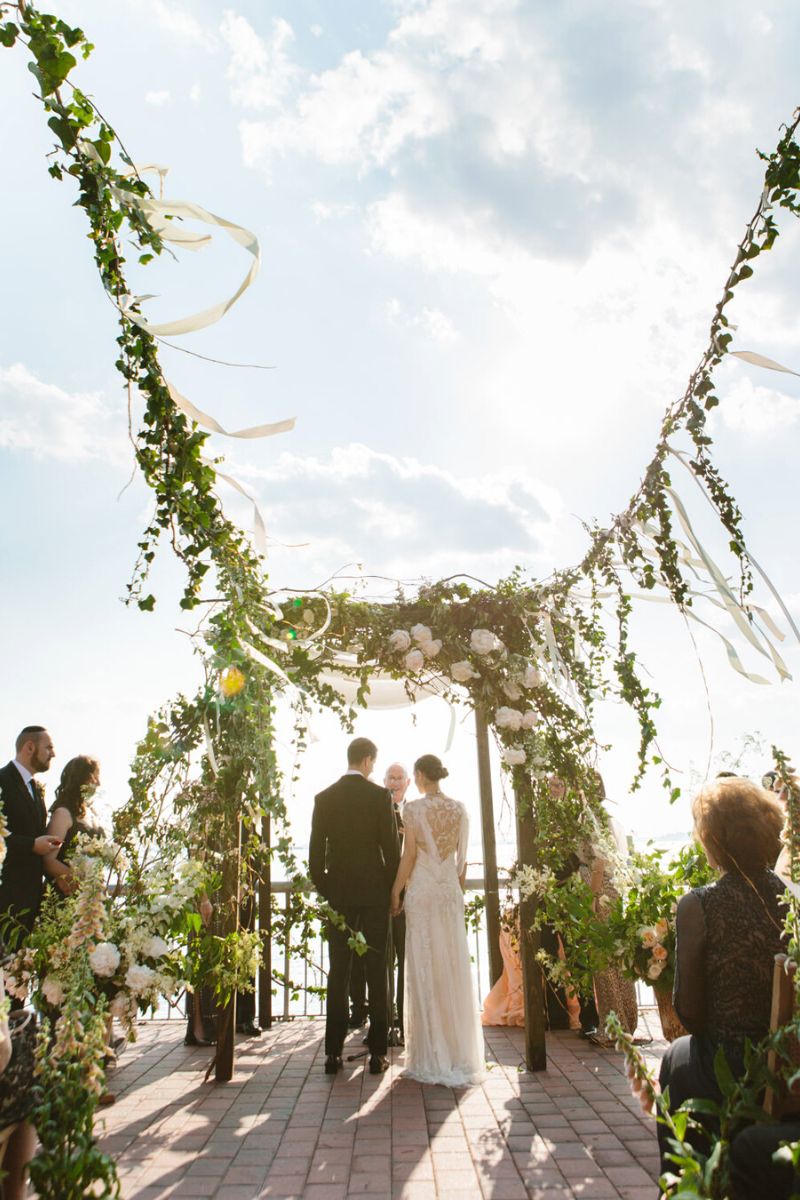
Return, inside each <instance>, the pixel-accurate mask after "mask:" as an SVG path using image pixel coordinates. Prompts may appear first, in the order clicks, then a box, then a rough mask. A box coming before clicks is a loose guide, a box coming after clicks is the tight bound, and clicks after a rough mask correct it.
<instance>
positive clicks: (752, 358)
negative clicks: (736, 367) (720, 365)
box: [728, 350, 800, 376]
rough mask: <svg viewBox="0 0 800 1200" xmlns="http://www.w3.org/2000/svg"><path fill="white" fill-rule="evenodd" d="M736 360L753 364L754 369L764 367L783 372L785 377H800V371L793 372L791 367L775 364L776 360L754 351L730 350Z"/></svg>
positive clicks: (768, 369)
mask: <svg viewBox="0 0 800 1200" xmlns="http://www.w3.org/2000/svg"><path fill="white" fill-rule="evenodd" d="M728 353H729V354H731V355H732V356H733V357H734V358H741V359H742V360H743V361H744V362H748V363H752V364H753V366H754V367H764V368H765V369H766V370H767V371H782V372H783V374H784V375H797V376H800V371H793V370H792V368H791V367H784V366H782V365H781V364H780V363H779V362H775V359H774V358H767V357H766V355H764V354H756V352H755V351H754V350H729V351H728Z"/></svg>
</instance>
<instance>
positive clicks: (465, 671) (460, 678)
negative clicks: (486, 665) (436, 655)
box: [450, 659, 478, 683]
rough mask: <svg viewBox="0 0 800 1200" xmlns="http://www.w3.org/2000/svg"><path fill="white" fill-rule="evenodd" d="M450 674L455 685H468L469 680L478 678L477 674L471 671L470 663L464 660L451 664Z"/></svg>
mask: <svg viewBox="0 0 800 1200" xmlns="http://www.w3.org/2000/svg"><path fill="white" fill-rule="evenodd" d="M450 674H451V676H452V677H453V679H455V681H456V683H469V681H470V679H477V678H478V672H477V671H475V670H473V667H472V663H469V662H467V660H466V659H463V660H462V661H461V662H457V663H453V665H452V667H451V668H450Z"/></svg>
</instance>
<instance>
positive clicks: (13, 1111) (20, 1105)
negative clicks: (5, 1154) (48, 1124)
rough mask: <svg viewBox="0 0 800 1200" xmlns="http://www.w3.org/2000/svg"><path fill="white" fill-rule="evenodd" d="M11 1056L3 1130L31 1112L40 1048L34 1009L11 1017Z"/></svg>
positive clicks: (0, 1082)
mask: <svg viewBox="0 0 800 1200" xmlns="http://www.w3.org/2000/svg"><path fill="white" fill-rule="evenodd" d="M8 1027H9V1032H10V1034H11V1059H10V1061H9V1064H8V1066H7V1067H6V1069H5V1071H3V1073H2V1075H0V1130H2V1129H5V1128H7V1127H8V1126H9V1125H15V1124H16V1123H17V1121H24V1120H26V1118H27V1117H28V1116H30V1111H31V1107H32V1105H33V1072H34V1065H35V1050H36V1014H35V1013H33V1012H31V1011H30V1009H27V1010H26V1009H21V1010H20V1011H18V1012H12V1013H10V1014H9V1017H8Z"/></svg>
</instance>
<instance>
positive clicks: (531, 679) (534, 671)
mask: <svg viewBox="0 0 800 1200" xmlns="http://www.w3.org/2000/svg"><path fill="white" fill-rule="evenodd" d="M522 686H523V687H526V688H537V687H541V686H542V672H541V671H540V670H539V669H538V667H535V666H534V665H533V663H528V665H527V667H526V668H525V671H524V674H523V676H522Z"/></svg>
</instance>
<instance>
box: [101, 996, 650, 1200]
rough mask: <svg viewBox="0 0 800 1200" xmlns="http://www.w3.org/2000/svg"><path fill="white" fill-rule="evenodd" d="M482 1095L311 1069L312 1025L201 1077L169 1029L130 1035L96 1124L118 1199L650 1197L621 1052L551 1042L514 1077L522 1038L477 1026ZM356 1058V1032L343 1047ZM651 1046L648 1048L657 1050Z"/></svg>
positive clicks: (394, 1077) (569, 1037) (396, 1067)
mask: <svg viewBox="0 0 800 1200" xmlns="http://www.w3.org/2000/svg"><path fill="white" fill-rule="evenodd" d="M485 1032H486V1044H487V1060H488V1061H489V1062H490V1063H491V1064H492V1065H491V1070H490V1071H489V1072H488V1074H487V1077H486V1081H485V1083H483V1084H482V1086H480V1087H474V1088H466V1089H458V1090H453V1089H451V1088H445V1087H431V1086H428V1085H423V1084H419V1083H416V1082H414V1081H413V1080H410V1079H404V1078H402V1074H401V1072H402V1052H401V1051H400V1050H392V1051H391V1052H390V1053H391V1056H392V1066H391V1069H390V1070H389V1071H387V1072H386V1074H385V1075H383V1076H372V1075H370V1074H368V1073H367V1072H366V1070H365V1066H366V1059H359V1060H358V1061H356V1062H352V1063H345V1069H344V1070H343V1071H342V1072H340V1073H339V1074H338V1075H337V1076H334V1077H333V1078H331V1077H328V1076H326V1075H325V1074H324V1073H323V1070H322V1066H323V1061H324V1055H323V1047H322V1034H323V1026H322V1022H321V1021H311V1020H298V1021H293V1022H288V1023H286V1024H282V1023H281V1024H277V1025H276V1026H275V1027H274V1029H273V1030H271V1031H270V1032H269V1033H265V1034H264V1035H263V1036H262V1037H261V1038H260V1039H257V1040H252V1039H249V1040H241V1041H240V1042H239V1045H238V1047H237V1061H236V1073H235V1075H234V1078H233V1080H232V1081H231V1083H228V1084H221V1085H215V1084H213V1083H204V1082H203V1076H204V1074H205V1069H206V1067H207V1065H208V1060H209V1051H208V1050H204V1049H187V1048H185V1047H184V1046H183V1042H182V1033H183V1030H182V1028H178V1027H177V1024H176V1023H172V1022H151V1023H148V1024H147V1025H145V1026H144V1027H142V1029H141V1032H140V1038H139V1041H138V1042H137V1043H136V1044H135V1045H134V1046H131V1047H129V1048H128V1050H127V1051H126V1052H125V1055H124V1057H123V1059H122V1062H121V1064H120V1067H119V1069H118V1070H117V1071H116V1072H115V1074H114V1075H113V1076H112V1077H111V1086H112V1088H113V1090H114V1091H115V1092H116V1093H117V1095H118V1097H119V1098H118V1100H117V1103H116V1105H114V1106H113V1107H112V1108H107V1109H105V1110H103V1112H102V1116H101V1117H100V1118H99V1120H100V1127H101V1130H102V1132H103V1137H102V1142H101V1144H102V1146H103V1148H104V1149H106V1150H107V1151H108V1152H109V1153H111V1154H113V1155H114V1157H115V1158H116V1160H117V1163H118V1166H119V1171H120V1176H121V1179H122V1189H123V1196H124V1197H125V1200H145V1198H147V1200H150V1198H152V1200H155V1198H156V1197H162V1196H175V1197H180V1196H186V1197H193V1196H197V1197H204V1196H208V1197H216V1198H217V1200H255V1197H270V1196H280V1197H285V1198H288V1197H293V1196H294V1197H305V1198H307V1200H312V1198H316V1200H339V1198H343V1197H350V1196H363V1197H374V1198H375V1200H377V1198H378V1197H385V1198H386V1200H450V1198H452V1200H456V1198H458V1200H461V1198H464V1197H472V1196H474V1197H487V1198H491V1200H517V1198H519V1200H525V1198H527V1197H535V1198H537V1200H539V1198H541V1200H571V1198H573V1197H575V1198H578V1197H580V1198H586V1200H607V1198H608V1200H610V1198H612V1197H624V1198H625V1200H654V1198H655V1196H656V1195H657V1192H656V1188H655V1184H654V1181H655V1179H656V1177H657V1162H658V1160H657V1154H656V1139H655V1126H654V1124H653V1121H652V1120H651V1119H650V1118H647V1117H644V1116H643V1115H642V1114H641V1112H640V1110H639V1105H638V1103H637V1102H636V1101H635V1100H634V1099H633V1098H632V1097H631V1096H630V1095H629V1091H628V1086H627V1081H626V1080H625V1077H624V1075H623V1073H622V1067H621V1063H622V1060H621V1056H620V1055H618V1054H617V1053H615V1052H613V1051H604V1050H600V1049H597V1048H596V1047H594V1046H592V1045H590V1044H588V1043H587V1042H585V1041H583V1040H582V1039H580V1038H579V1037H578V1036H577V1034H574V1033H557V1034H552V1035H549V1036H548V1046H547V1050H548V1069H547V1071H546V1072H540V1073H536V1074H529V1073H527V1072H526V1071H524V1070H522V1069H521V1067H522V1031H521V1030H518V1029H487V1030H486V1031H485ZM362 1049H363V1047H362V1045H361V1035H360V1034H358V1033H357V1034H355V1035H353V1037H352V1038H351V1039H350V1044H349V1045H348V1047H347V1048H346V1050H345V1053H346V1054H347V1053H358V1052H359V1051H361V1050H362ZM662 1051H663V1043H658V1042H654V1043H653V1045H652V1046H651V1047H648V1054H651V1053H652V1054H653V1056H654V1057H657V1056H658V1055H659V1053H661V1052H662Z"/></svg>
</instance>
